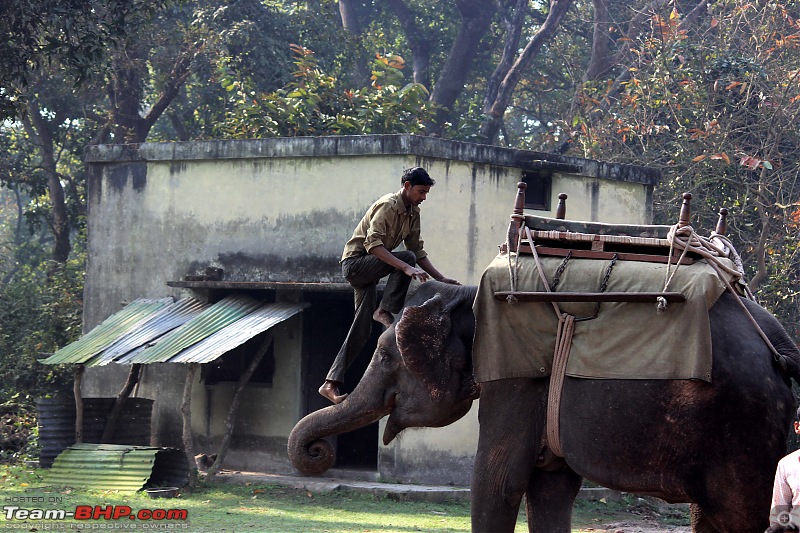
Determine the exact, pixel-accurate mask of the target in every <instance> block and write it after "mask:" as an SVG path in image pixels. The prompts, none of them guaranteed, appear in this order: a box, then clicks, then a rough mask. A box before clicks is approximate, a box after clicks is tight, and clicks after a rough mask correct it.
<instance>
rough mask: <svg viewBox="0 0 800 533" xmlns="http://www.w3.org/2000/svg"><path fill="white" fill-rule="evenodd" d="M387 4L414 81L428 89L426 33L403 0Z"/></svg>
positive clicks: (428, 69)
mask: <svg viewBox="0 0 800 533" xmlns="http://www.w3.org/2000/svg"><path fill="white" fill-rule="evenodd" d="M520 1H523V0H520ZM388 4H389V8H390V9H391V10H392V12H393V13H394V15H395V16H396V17H397V20H398V21H400V26H402V28H403V33H404V34H405V36H406V40H407V41H408V46H409V48H411V54H412V56H413V57H412V69H413V76H414V83H419V84H422V85H424V86H425V87H427V88H429V89H430V86H431V78H430V67H431V41H430V39H428V38H426V37H425V35H427V33H426V32H424V31H423V30H422V29H421V28H420V27H419V24H417V21H416V18H415V17H414V13H412V12H411V10H410V9H409V8H408V5H407V4H406V3H405V2H404V1H403V0H388Z"/></svg>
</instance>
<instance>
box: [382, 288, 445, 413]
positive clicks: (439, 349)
mask: <svg viewBox="0 0 800 533" xmlns="http://www.w3.org/2000/svg"><path fill="white" fill-rule="evenodd" d="M443 307H444V306H443V299H442V296H441V294H438V293H437V294H436V295H434V296H433V297H432V298H430V299H429V300H427V301H426V302H425V303H423V304H422V305H420V306H412V307H406V308H405V309H404V310H403V316H402V317H401V318H400V320H399V321H398V323H397V325H396V326H395V336H396V338H397V347H398V349H399V350H400V355H401V357H402V358H403V363H404V364H405V366H406V368H408V371H409V372H410V373H411V375H412V376H414V377H415V378H417V379H419V380H420V381H421V382H422V384H423V385H424V386H425V388H426V389H427V391H428V393H429V394H430V396H431V399H432V400H433V401H434V402H440V401H441V400H442V399H443V398H444V394H445V388H446V386H447V382H448V379H449V373H450V361H449V360H448V359H447V357H446V356H445V347H446V343H447V339H448V337H449V336H450V329H451V325H450V315H449V313H448V312H446V311H444V310H443Z"/></svg>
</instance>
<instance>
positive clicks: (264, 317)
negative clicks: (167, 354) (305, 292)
mask: <svg viewBox="0 0 800 533" xmlns="http://www.w3.org/2000/svg"><path fill="white" fill-rule="evenodd" d="M309 305H310V304H308V303H305V302H302V303H295V302H277V303H271V304H265V305H263V306H261V307H259V308H258V309H256V310H255V311H253V312H252V313H250V314H249V315H247V316H245V317H243V318H240V319H239V320H237V321H236V322H234V323H233V324H231V325H230V326H228V327H226V328H224V329H221V330H219V331H217V332H216V333H214V334H212V335H210V336H208V337H206V338H205V339H203V340H202V341H200V342H198V343H197V344H195V345H194V346H191V347H189V348H187V349H185V350H183V351H182V352H180V353H179V354H178V355H176V356H175V357H173V358H172V359H170V360H169V362H170V363H208V362H210V361H213V360H214V359H216V358H217V357H219V356H221V355H223V354H225V353H227V352H228V351H230V350H232V349H233V348H236V347H237V346H239V345H240V344H244V343H245V342H247V341H248V340H250V339H252V338H253V337H255V336H256V335H258V334H259V333H263V332H264V331H267V330H268V329H269V328H271V327H273V326H275V325H276V324H280V323H281V322H283V321H284V320H286V319H288V318H290V317H292V316H294V315H296V314H297V313H299V312H301V311H302V310H303V309H305V308H306V307H308V306H309Z"/></svg>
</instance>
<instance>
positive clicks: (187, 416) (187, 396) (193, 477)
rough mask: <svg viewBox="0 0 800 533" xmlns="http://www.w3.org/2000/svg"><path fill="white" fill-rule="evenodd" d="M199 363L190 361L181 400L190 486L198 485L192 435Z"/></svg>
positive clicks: (184, 448)
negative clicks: (195, 385) (193, 388)
mask: <svg viewBox="0 0 800 533" xmlns="http://www.w3.org/2000/svg"><path fill="white" fill-rule="evenodd" d="M199 366H200V364H199V363H189V370H188V371H187V372H186V381H185V382H184V383H183V401H182V402H181V415H182V416H183V453H185V454H186V460H187V461H188V462H189V486H190V487H192V486H195V485H197V463H196V462H195V460H194V437H193V436H192V385H194V376H195V374H196V373H197V369H198V367H199Z"/></svg>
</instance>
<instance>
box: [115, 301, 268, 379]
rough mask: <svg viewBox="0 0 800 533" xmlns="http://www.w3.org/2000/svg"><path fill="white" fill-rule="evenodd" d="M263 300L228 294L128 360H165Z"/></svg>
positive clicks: (250, 309)
mask: <svg viewBox="0 0 800 533" xmlns="http://www.w3.org/2000/svg"><path fill="white" fill-rule="evenodd" d="M261 303H262V302H259V301H258V300H255V299H253V298H250V297H248V296H227V297H225V298H223V299H222V300H220V301H218V302H217V303H215V304H214V305H212V306H211V307H208V308H206V309H204V310H203V312H202V313H200V314H199V315H197V316H196V317H194V318H193V319H191V320H189V321H188V322H186V323H185V324H184V325H182V326H181V327H179V328H178V329H176V330H175V331H173V332H172V333H170V334H169V336H167V337H165V338H163V339H162V340H160V341H159V342H157V343H156V344H154V345H153V346H150V347H148V348H147V349H145V350H144V351H143V352H142V353H140V354H138V355H137V356H136V357H133V358H131V359H130V360H129V361H128V362H130V363H166V362H167V361H169V360H170V359H171V358H172V357H174V356H176V355H178V354H179V353H180V352H181V351H182V350H184V349H186V348H188V347H189V346H192V345H194V344H196V343H198V342H200V341H201V340H203V339H205V338H206V337H208V336H209V335H211V334H212V333H214V332H216V331H219V330H221V329H222V328H224V327H225V326H228V325H229V324H232V323H234V322H236V321H237V320H239V319H240V318H243V317H245V316H247V315H249V314H250V313H252V312H253V311H254V310H256V309H257V308H258V307H259V306H260V305H261Z"/></svg>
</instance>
